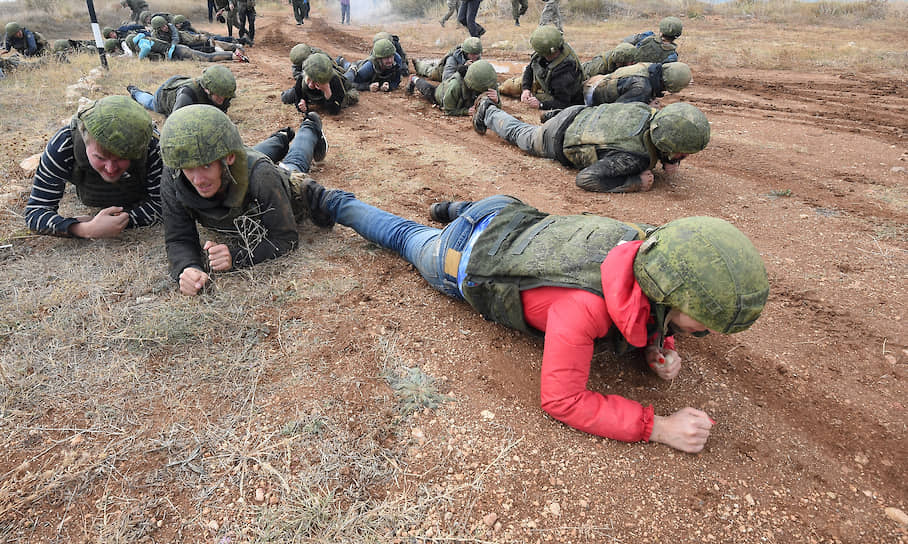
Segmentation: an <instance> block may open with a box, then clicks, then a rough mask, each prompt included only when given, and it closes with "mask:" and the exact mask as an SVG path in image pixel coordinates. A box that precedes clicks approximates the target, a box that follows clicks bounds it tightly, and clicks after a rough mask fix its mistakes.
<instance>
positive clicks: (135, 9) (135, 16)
mask: <svg viewBox="0 0 908 544" xmlns="http://www.w3.org/2000/svg"><path fill="white" fill-rule="evenodd" d="M120 5H121V6H123V7H127V6H128V7H129V9H131V10H132V20H133V21H134V22H136V23H138V22H139V21H140V20H141V19H140V18H139V16H140V15H141V14H142V12H143V11H146V10H148V2H146V1H145V0H123V1H122V2H120Z"/></svg>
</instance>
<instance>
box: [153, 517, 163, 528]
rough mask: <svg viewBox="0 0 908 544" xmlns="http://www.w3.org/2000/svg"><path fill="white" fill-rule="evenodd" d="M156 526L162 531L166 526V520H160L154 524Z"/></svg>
mask: <svg viewBox="0 0 908 544" xmlns="http://www.w3.org/2000/svg"><path fill="white" fill-rule="evenodd" d="M154 524H155V525H157V526H158V528H159V529H160V528H161V527H163V526H164V520H163V519H159V520H158V521H156V522H154Z"/></svg>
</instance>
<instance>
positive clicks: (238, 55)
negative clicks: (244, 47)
mask: <svg viewBox="0 0 908 544" xmlns="http://www.w3.org/2000/svg"><path fill="white" fill-rule="evenodd" d="M233 60H234V61H236V62H249V57H247V56H246V55H244V54H243V53H242V52H240V50H239V49H237V50H236V51H234V52H233Z"/></svg>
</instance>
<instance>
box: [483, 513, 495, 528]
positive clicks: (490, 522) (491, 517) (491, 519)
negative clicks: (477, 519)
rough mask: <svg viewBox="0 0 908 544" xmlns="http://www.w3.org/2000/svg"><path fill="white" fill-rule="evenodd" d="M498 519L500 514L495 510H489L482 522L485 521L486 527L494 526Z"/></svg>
mask: <svg viewBox="0 0 908 544" xmlns="http://www.w3.org/2000/svg"><path fill="white" fill-rule="evenodd" d="M496 521H498V514H496V513H495V512H489V513H488V514H486V515H485V516H483V517H482V522H483V523H485V525H486V527H492V526H494V525H495V522H496Z"/></svg>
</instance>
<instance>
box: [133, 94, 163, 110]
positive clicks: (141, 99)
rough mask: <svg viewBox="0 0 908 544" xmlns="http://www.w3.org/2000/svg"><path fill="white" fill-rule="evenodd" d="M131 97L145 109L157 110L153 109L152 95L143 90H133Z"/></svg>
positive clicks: (154, 104)
mask: <svg viewBox="0 0 908 544" xmlns="http://www.w3.org/2000/svg"><path fill="white" fill-rule="evenodd" d="M132 98H133V100H135V101H136V102H138V103H139V104H141V105H142V106H143V107H144V108H145V109H146V110H150V111H158V110H156V109H155V107H156V103H155V99H154V95H153V94H151V93H148V92H145V91H133V93H132Z"/></svg>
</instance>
